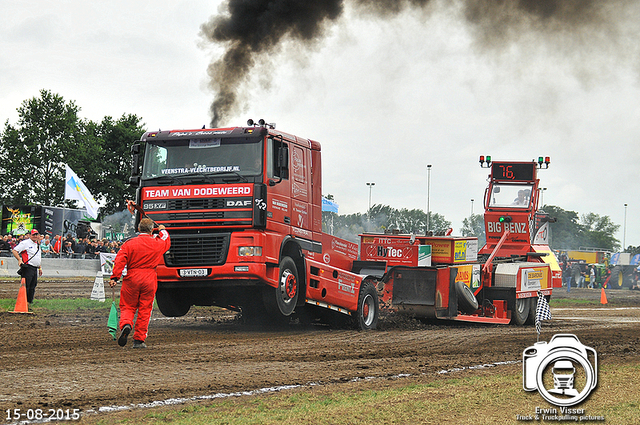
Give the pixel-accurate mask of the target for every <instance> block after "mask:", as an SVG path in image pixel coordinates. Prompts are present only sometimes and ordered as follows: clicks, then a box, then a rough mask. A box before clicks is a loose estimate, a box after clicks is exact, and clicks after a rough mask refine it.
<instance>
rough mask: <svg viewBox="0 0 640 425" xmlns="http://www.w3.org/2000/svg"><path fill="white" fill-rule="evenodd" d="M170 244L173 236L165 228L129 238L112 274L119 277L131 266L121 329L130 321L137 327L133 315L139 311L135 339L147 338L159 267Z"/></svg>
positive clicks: (122, 296) (124, 282) (125, 285)
mask: <svg viewBox="0 0 640 425" xmlns="http://www.w3.org/2000/svg"><path fill="white" fill-rule="evenodd" d="M170 246H171V239H170V238H169V233H168V232H167V231H166V230H161V231H160V233H159V234H158V235H157V236H152V235H149V234H146V233H141V234H140V235H138V236H136V237H135V238H133V239H129V240H128V241H126V242H125V243H124V244H123V245H122V247H121V248H120V251H118V255H116V260H115V263H114V266H113V272H112V273H111V277H112V278H114V277H115V278H118V279H119V278H120V276H121V275H122V270H123V269H124V267H125V266H126V267H127V275H126V276H125V277H124V279H123V280H122V289H121V290H120V329H122V327H123V326H124V325H126V324H129V325H131V326H132V327H133V317H134V315H135V313H136V310H138V319H137V320H136V325H135V327H134V329H135V331H134V333H133V339H134V340H138V341H144V340H145V339H147V331H148V329H149V319H150V318H151V310H152V309H153V299H154V297H155V295H156V290H157V289H158V276H157V274H156V266H157V265H158V264H159V263H161V262H162V255H163V254H164V253H165V252H167V250H168V249H169V247H170Z"/></svg>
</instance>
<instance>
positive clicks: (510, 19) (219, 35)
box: [201, 0, 634, 127]
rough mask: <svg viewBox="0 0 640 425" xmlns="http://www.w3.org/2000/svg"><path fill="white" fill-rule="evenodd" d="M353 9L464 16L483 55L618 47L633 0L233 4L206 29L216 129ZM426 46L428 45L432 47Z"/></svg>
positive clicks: (232, 0) (380, 14) (271, 0)
mask: <svg viewBox="0 0 640 425" xmlns="http://www.w3.org/2000/svg"><path fill="white" fill-rule="evenodd" d="M345 3H349V4H350V5H352V6H353V7H354V10H355V11H356V12H358V13H360V14H362V15H363V16H371V17H375V18H382V19H384V18H388V17H393V16H395V15H397V14H398V13H399V12H401V11H403V10H406V9H407V8H412V9H415V10H421V11H423V12H424V13H425V14H428V13H437V12H434V11H435V10H443V9H450V10H454V11H455V12H457V11H460V12H461V15H462V16H463V19H462V21H461V22H463V23H465V24H466V25H469V26H470V29H471V32H472V34H474V35H475V37H476V41H477V43H476V44H477V46H478V48H480V49H483V48H484V49H492V48H493V49H496V48H497V49H499V48H500V47H501V46H505V45H508V44H509V43H517V42H518V40H519V39H520V37H522V36H523V35H530V34H534V35H536V36H537V37H539V38H540V42H551V43H563V42H564V41H566V40H570V42H571V43H572V44H575V43H577V46H575V48H582V49H586V50H588V49H590V48H593V45H592V43H594V42H595V41H594V40H599V42H602V40H603V39H605V41H607V40H608V41H611V40H610V39H613V38H615V37H616V36H617V34H616V32H617V31H616V30H617V23H618V21H619V19H620V17H621V16H623V15H624V13H625V9H627V6H629V5H633V3H634V1H633V0H607V1H602V0H228V1H227V2H226V3H224V4H223V6H222V10H224V12H223V13H221V14H220V15H217V16H213V17H212V18H211V19H210V20H209V22H207V23H205V24H203V25H202V27H201V30H202V33H201V35H202V36H203V38H204V39H205V40H206V41H208V42H211V43H215V44H218V45H222V46H224V48H225V52H224V54H223V56H222V57H221V58H220V59H218V60H217V61H215V62H214V63H212V64H211V65H210V66H209V69H208V73H209V76H210V78H211V79H210V87H211V88H212V89H213V91H214V93H215V99H214V101H213V103H212V105H211V117H212V120H211V126H212V127H217V126H219V125H226V124H228V123H227V122H226V121H227V120H229V119H230V118H232V117H234V116H235V115H237V114H238V113H239V112H240V111H241V108H242V107H243V105H244V103H245V101H246V99H244V98H243V94H242V87H243V84H245V83H246V82H247V81H248V80H249V78H250V76H251V71H252V70H253V69H254V68H255V66H256V64H257V63H260V62H262V61H263V60H264V59H265V57H266V55H270V54H273V53H275V52H277V51H278V49H279V48H280V47H281V44H282V43H283V42H284V41H291V42H294V43H297V44H299V45H301V46H303V47H309V46H311V45H313V44H314V43H317V42H318V41H320V40H321V39H322V38H323V35H324V34H325V30H326V29H327V28H328V26H329V25H331V24H332V23H334V22H335V21H336V20H338V19H339V18H340V17H341V16H342V14H343V11H344V7H345ZM425 42H426V41H425ZM266 78H267V79H268V75H267V76H266Z"/></svg>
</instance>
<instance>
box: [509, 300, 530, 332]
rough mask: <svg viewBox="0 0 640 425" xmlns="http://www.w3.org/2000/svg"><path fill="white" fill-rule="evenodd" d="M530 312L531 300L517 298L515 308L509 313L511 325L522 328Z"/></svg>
mask: <svg viewBox="0 0 640 425" xmlns="http://www.w3.org/2000/svg"><path fill="white" fill-rule="evenodd" d="M529 311H531V298H517V299H516V308H514V309H513V311H512V312H511V313H512V315H511V323H515V324H516V325H518V326H522V325H524V324H526V323H527V318H528V317H529Z"/></svg>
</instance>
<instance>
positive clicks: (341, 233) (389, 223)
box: [322, 195, 640, 254]
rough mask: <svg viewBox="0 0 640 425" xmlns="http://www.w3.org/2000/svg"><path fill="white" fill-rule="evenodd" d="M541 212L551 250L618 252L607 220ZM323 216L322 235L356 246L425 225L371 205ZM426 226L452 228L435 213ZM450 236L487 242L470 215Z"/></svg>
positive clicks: (405, 213)
mask: <svg viewBox="0 0 640 425" xmlns="http://www.w3.org/2000/svg"><path fill="white" fill-rule="evenodd" d="M327 198H328V199H330V200H333V196H332V195H327ZM543 210H544V211H545V212H546V213H548V214H549V216H550V217H552V218H555V219H556V222H554V223H550V227H551V237H550V244H549V245H550V247H551V249H553V250H558V251H563V250H577V249H581V248H583V249H584V248H587V249H599V250H603V251H611V252H618V251H619V250H620V248H621V246H620V245H621V244H620V241H619V240H618V239H616V238H615V236H614V235H615V233H616V232H617V231H618V230H619V229H620V225H618V224H615V223H614V222H613V221H612V220H611V218H610V217H609V216H606V215H605V216H600V215H598V214H595V213H592V212H590V213H587V214H582V215H579V214H578V213H577V212H575V211H567V210H564V209H562V208H560V207H558V206H554V205H545V206H544V208H543ZM322 215H323V218H322V227H323V230H324V231H325V232H329V233H331V234H333V235H336V236H338V237H341V238H344V239H347V240H350V241H352V242H358V241H359V239H360V238H359V236H358V235H359V234H361V233H363V232H378V233H384V232H387V231H393V230H397V231H398V232H400V233H406V234H411V233H414V234H416V235H424V234H425V231H426V224H427V214H426V213H425V212H424V211H423V210H419V209H414V210H408V209H406V208H403V209H396V208H393V207H391V206H388V205H373V206H372V207H371V209H370V210H369V211H368V212H367V213H365V214H361V213H355V214H348V215H338V214H336V213H333V212H327V211H325V212H323V213H322ZM429 223H430V224H429V229H430V230H431V231H433V232H434V233H443V232H445V231H446V230H448V229H449V228H450V227H451V222H450V221H448V220H446V218H445V217H444V216H443V215H441V214H438V213H435V212H431V214H430V218H429ZM453 234H457V235H462V236H466V237H477V238H478V244H479V245H480V246H483V245H484V244H485V241H486V237H485V229H484V216H483V215H482V214H472V215H470V216H469V217H467V218H465V219H464V220H463V222H462V228H461V229H460V230H459V231H456V232H454V233H453ZM624 251H625V252H630V253H632V254H638V253H640V247H634V246H631V245H630V246H628V247H626V248H625V249H624Z"/></svg>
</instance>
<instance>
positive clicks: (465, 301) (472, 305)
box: [455, 281, 478, 314]
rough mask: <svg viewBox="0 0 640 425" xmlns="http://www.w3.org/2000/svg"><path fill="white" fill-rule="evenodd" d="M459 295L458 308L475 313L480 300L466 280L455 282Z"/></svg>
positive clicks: (464, 311) (467, 312) (468, 312)
mask: <svg viewBox="0 0 640 425" xmlns="http://www.w3.org/2000/svg"><path fill="white" fill-rule="evenodd" d="M455 288H456V294H457V295H458V310H460V311H461V312H463V313H466V314H473V313H474V312H475V311H476V310H477V309H478V300H477V299H476V297H475V295H473V292H472V291H471V289H470V288H469V287H468V286H467V285H465V283H464V282H460V281H458V282H456V283H455Z"/></svg>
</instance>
